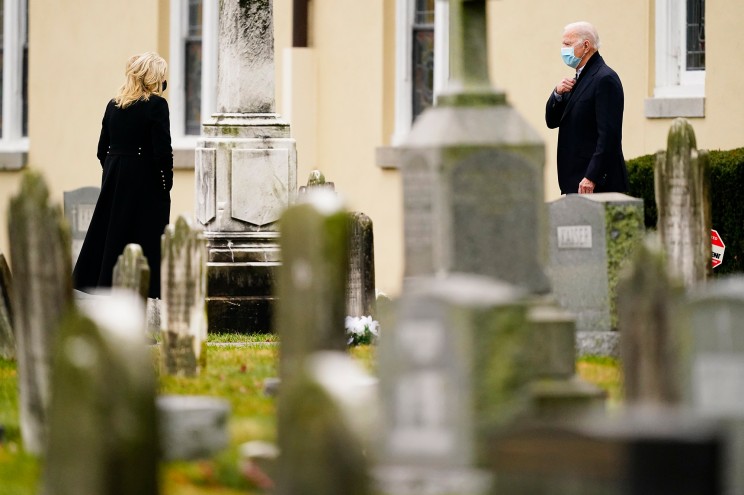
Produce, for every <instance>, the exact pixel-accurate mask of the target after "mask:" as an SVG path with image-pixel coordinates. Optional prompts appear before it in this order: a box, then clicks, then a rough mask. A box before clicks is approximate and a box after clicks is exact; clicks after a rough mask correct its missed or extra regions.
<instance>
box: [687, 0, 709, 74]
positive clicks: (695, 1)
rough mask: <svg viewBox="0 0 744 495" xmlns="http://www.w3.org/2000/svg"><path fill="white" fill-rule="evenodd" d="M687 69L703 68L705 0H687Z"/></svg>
mask: <svg viewBox="0 0 744 495" xmlns="http://www.w3.org/2000/svg"><path fill="white" fill-rule="evenodd" d="M687 70H705V0H687Z"/></svg>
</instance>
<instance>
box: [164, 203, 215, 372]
mask: <svg viewBox="0 0 744 495" xmlns="http://www.w3.org/2000/svg"><path fill="white" fill-rule="evenodd" d="M161 280H162V287H163V290H162V298H163V302H162V312H161V315H160V322H161V335H162V338H163V344H162V349H161V362H162V369H163V372H164V373H166V374H169V375H184V376H196V375H198V374H199V371H200V368H202V367H203V366H205V365H206V358H207V355H206V343H207V314H206V306H205V304H206V303H205V297H206V241H205V240H204V234H203V231H202V229H201V228H199V227H193V226H192V224H191V221H190V220H188V219H187V218H186V217H184V216H179V217H178V219H177V220H176V223H175V224H170V225H168V226H167V227H166V229H165V233H164V234H163V259H162V262H161Z"/></svg>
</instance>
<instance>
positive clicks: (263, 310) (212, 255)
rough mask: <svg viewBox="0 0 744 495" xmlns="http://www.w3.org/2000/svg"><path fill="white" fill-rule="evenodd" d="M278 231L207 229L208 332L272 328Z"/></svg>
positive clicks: (256, 330)
mask: <svg viewBox="0 0 744 495" xmlns="http://www.w3.org/2000/svg"><path fill="white" fill-rule="evenodd" d="M278 242H279V233H278V232H232V233H231V232H222V233H218V232H209V233H207V251H208V254H207V260H208V261H207V318H208V321H209V332H228V331H229V332H238V333H259V332H261V333H265V332H271V331H272V321H271V320H272V310H273V304H274V300H275V297H274V283H275V280H276V273H277V269H278V267H279V265H280V264H281V263H280V260H279V243H278Z"/></svg>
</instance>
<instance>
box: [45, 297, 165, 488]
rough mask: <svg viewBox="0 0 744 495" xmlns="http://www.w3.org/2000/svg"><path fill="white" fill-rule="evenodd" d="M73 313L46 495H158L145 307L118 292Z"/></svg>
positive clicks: (62, 342) (62, 339) (57, 363)
mask: <svg viewBox="0 0 744 495" xmlns="http://www.w3.org/2000/svg"><path fill="white" fill-rule="evenodd" d="M86 313H87V314H86V315H85V316H83V315H82V314H80V313H78V312H72V313H71V314H69V315H68V316H67V317H66V318H65V319H64V322H63V324H62V328H61V330H60V333H59V341H58V343H57V347H56V349H57V352H56V354H55V360H54V373H53V377H52V381H53V386H54V392H53V398H52V405H51V407H50V410H49V445H48V448H47V455H46V462H45V468H44V482H43V487H44V488H43V491H42V493H43V494H44V495H116V494H124V493H132V494H134V493H136V494H138V495H156V494H157V493H159V490H158V456H159V452H160V448H159V443H158V430H157V414H156V408H155V394H156V383H155V374H154V370H153V366H152V358H151V356H150V352H149V349H148V348H147V347H146V346H145V342H144V338H143V335H144V326H145V321H144V314H145V311H144V307H143V306H142V302H141V301H140V300H139V298H138V297H137V296H136V295H134V294H128V293H118V294H116V293H115V294H112V295H110V296H108V297H104V298H101V299H100V300H99V301H98V302H97V304H95V305H91V306H87V307H86Z"/></svg>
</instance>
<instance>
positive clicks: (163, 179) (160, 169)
mask: <svg viewBox="0 0 744 495" xmlns="http://www.w3.org/2000/svg"><path fill="white" fill-rule="evenodd" d="M98 160H99V161H100V162H101V167H103V180H102V182H101V195H100V196H99V198H98V202H97V203H96V208H95V211H94V213H93V218H92V219H91V222H90V226H89V227H88V232H87V234H86V236H85V241H84V242H83V247H82V249H81V251H80V256H79V257H78V261H77V264H76V265H75V270H74V272H73V280H74V284H75V288H77V289H80V290H85V289H88V288H95V287H110V286H111V279H112V274H113V269H114V265H115V264H116V261H117V259H118V257H119V255H120V254H121V253H122V252H123V251H124V247H125V246H126V245H127V244H129V243H135V244H139V245H140V246H142V250H143V252H144V254H145V256H146V257H147V261H148V263H149V265H150V293H149V296H150V297H160V236H161V235H162V234H163V230H164V229H165V226H166V225H168V220H169V216H170V189H171V187H172V185H173V150H172V148H171V140H170V120H169V115H168V102H167V101H166V100H165V99H164V98H161V97H160V96H157V95H151V96H150V98H149V99H148V100H139V101H137V102H135V103H133V104H131V105H130V106H128V107H127V108H124V109H121V108H117V107H116V104H115V103H114V101H113V100H112V101H110V102H109V103H108V106H107V107H106V112H105V114H104V116H103V123H102V128H101V137H100V139H99V141H98Z"/></svg>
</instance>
